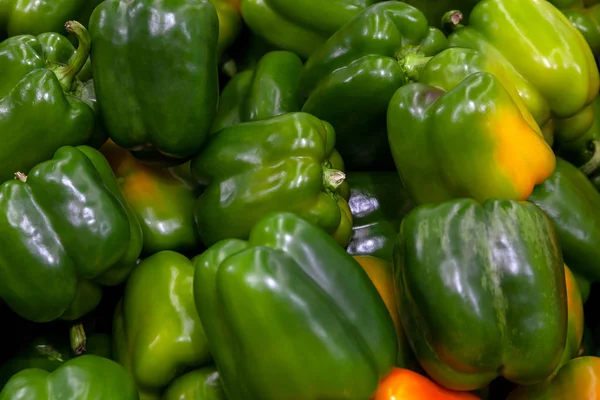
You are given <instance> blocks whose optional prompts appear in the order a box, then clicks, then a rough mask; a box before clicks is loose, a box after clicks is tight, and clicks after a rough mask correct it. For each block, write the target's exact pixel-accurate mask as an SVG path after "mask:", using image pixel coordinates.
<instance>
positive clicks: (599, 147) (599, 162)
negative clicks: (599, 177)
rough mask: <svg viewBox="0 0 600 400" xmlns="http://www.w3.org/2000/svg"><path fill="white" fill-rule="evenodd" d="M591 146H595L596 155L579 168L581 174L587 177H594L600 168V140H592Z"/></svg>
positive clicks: (593, 148)
mask: <svg viewBox="0 0 600 400" xmlns="http://www.w3.org/2000/svg"><path fill="white" fill-rule="evenodd" d="M590 145H591V146H593V147H592V150H593V151H594V154H593V155H592V157H591V158H590V159H589V160H588V161H587V162H586V163H585V164H583V165H582V166H581V167H579V169H580V170H581V172H583V173H584V174H586V175H587V176H589V175H592V174H593V173H594V172H596V170H598V168H600V140H592V141H591V142H590Z"/></svg>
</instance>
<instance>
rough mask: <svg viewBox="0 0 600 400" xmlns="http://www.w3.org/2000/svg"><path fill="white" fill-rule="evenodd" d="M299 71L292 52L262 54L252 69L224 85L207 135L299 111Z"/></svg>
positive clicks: (299, 65)
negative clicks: (234, 126)
mask: <svg viewBox="0 0 600 400" xmlns="http://www.w3.org/2000/svg"><path fill="white" fill-rule="evenodd" d="M301 71H302V60H301V59H300V58H299V57H298V56H297V55H296V54H294V53H292V52H289V51H272V52H269V53H267V54H265V55H264V56H263V57H262V58H261V59H260V60H259V62H258V64H257V65H256V67H255V68H254V69H252V70H247V71H243V72H240V73H238V74H237V75H235V76H234V77H233V78H232V79H231V81H229V82H228V83H227V85H226V86H225V88H224V89H223V92H222V93H221V96H220V98H219V107H218V109H217V115H216V116H215V119H214V120H213V125H212V128H211V132H212V133H215V132H218V131H220V130H221V129H223V128H227V127H228V126H231V125H236V124H239V123H241V122H250V121H261V120H264V119H268V118H271V117H275V116H277V115H281V114H285V113H290V112H298V111H300V110H301V109H302V105H301V104H300V94H299V85H300V73H301Z"/></svg>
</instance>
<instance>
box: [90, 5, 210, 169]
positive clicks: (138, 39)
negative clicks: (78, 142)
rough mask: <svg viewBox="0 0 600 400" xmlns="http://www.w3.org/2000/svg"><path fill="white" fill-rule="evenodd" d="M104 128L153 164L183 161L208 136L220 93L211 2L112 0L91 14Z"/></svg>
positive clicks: (93, 60) (196, 150) (99, 98)
mask: <svg viewBox="0 0 600 400" xmlns="http://www.w3.org/2000/svg"><path fill="white" fill-rule="evenodd" d="M89 29H90V35H91V38H92V71H93V74H94V88H95V91H96V97H97V100H98V109H99V113H100V115H101V116H102V120H103V122H104V125H105V128H106V133H107V134H108V136H109V137H110V138H111V139H112V140H113V141H114V142H115V143H116V144H117V145H119V146H121V147H123V148H125V149H127V150H131V151H132V152H133V153H134V155H136V156H137V157H139V158H141V159H143V160H146V161H148V162H152V163H160V164H165V165H166V164H169V165H175V164H183V163H184V162H185V161H187V160H188V159H190V158H191V157H192V156H193V155H195V154H196V153H198V151H199V150H200V149H201V147H202V145H203V144H204V142H205V140H206V139H207V137H208V133H209V129H210V125H211V123H212V120H213V118H214V115H215V113H216V110H217V102H218V98H219V84H218V70H217V41H218V36H219V21H218V16H217V12H216V11H215V7H214V6H213V5H212V4H211V3H210V2H209V1H208V0H173V1H168V2H164V1H162V2H160V1H155V0H107V1H104V2H103V3H102V4H100V5H99V6H98V7H97V8H96V9H95V10H94V12H93V13H92V16H91V18H90V28H89Z"/></svg>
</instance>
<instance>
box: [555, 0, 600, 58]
mask: <svg viewBox="0 0 600 400" xmlns="http://www.w3.org/2000/svg"><path fill="white" fill-rule="evenodd" d="M550 3H552V4H554V5H555V6H556V7H557V8H558V9H560V10H561V11H562V12H563V14H565V16H566V17H567V18H568V19H569V21H571V23H572V24H573V25H574V26H575V27H576V28H577V29H578V30H579V32H581V34H582V35H583V37H584V38H585V40H586V41H587V43H588V44H589V45H590V48H591V49H592V52H593V53H594V54H599V53H600V1H598V0H550Z"/></svg>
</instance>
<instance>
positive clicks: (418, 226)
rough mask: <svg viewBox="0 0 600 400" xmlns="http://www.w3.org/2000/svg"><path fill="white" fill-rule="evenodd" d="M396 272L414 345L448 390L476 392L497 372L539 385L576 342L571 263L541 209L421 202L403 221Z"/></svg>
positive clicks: (489, 203) (505, 204)
mask: <svg viewBox="0 0 600 400" xmlns="http://www.w3.org/2000/svg"><path fill="white" fill-rule="evenodd" d="M423 249H427V251H423ZM394 276H395V283H396V284H395V287H396V292H397V296H398V299H399V307H398V308H399V310H400V320H401V322H402V326H403V327H404V330H405V332H406V336H407V338H408V341H409V343H410V344H411V347H412V348H413V350H414V352H415V356H416V357H417V359H418V360H419V362H420V364H421V366H422V367H423V369H424V370H425V371H426V372H427V374H428V375H429V376H430V377H431V378H432V379H433V380H435V381H436V382H437V383H439V384H441V385H442V386H445V387H447V388H449V389H453V390H464V391H466V390H475V389H480V388H483V387H485V386H487V385H488V384H489V383H490V382H491V381H492V380H494V379H495V378H497V377H498V376H503V377H504V378H506V379H507V380H509V381H511V382H514V383H519V384H534V383H537V382H540V381H543V380H544V379H546V378H548V377H549V376H550V375H551V374H552V372H553V371H554V370H555V369H556V368H557V367H558V365H559V363H560V361H561V357H562V356H563V353H564V350H565V346H566V343H567V326H568V322H567V320H568V315H567V312H568V311H567V293H566V283H565V269H564V265H563V260H562V256H561V253H560V247H559V243H558V237H557V236H556V234H555V232H554V228H553V227H552V223H551V222H550V220H549V219H548V217H547V216H546V215H545V214H544V212H543V211H542V210H541V209H540V208H538V207H537V206H536V205H534V204H532V203H526V202H515V201H511V200H488V201H485V202H483V203H478V202H476V201H475V200H473V199H456V200H452V201H448V202H445V203H442V204H438V205H423V206H419V207H417V208H415V209H414V210H413V211H411V212H410V213H409V214H408V215H407V216H406V217H404V219H403V220H402V224H401V226H400V232H399V235H398V242H397V246H396V248H395V257H394Z"/></svg>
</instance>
